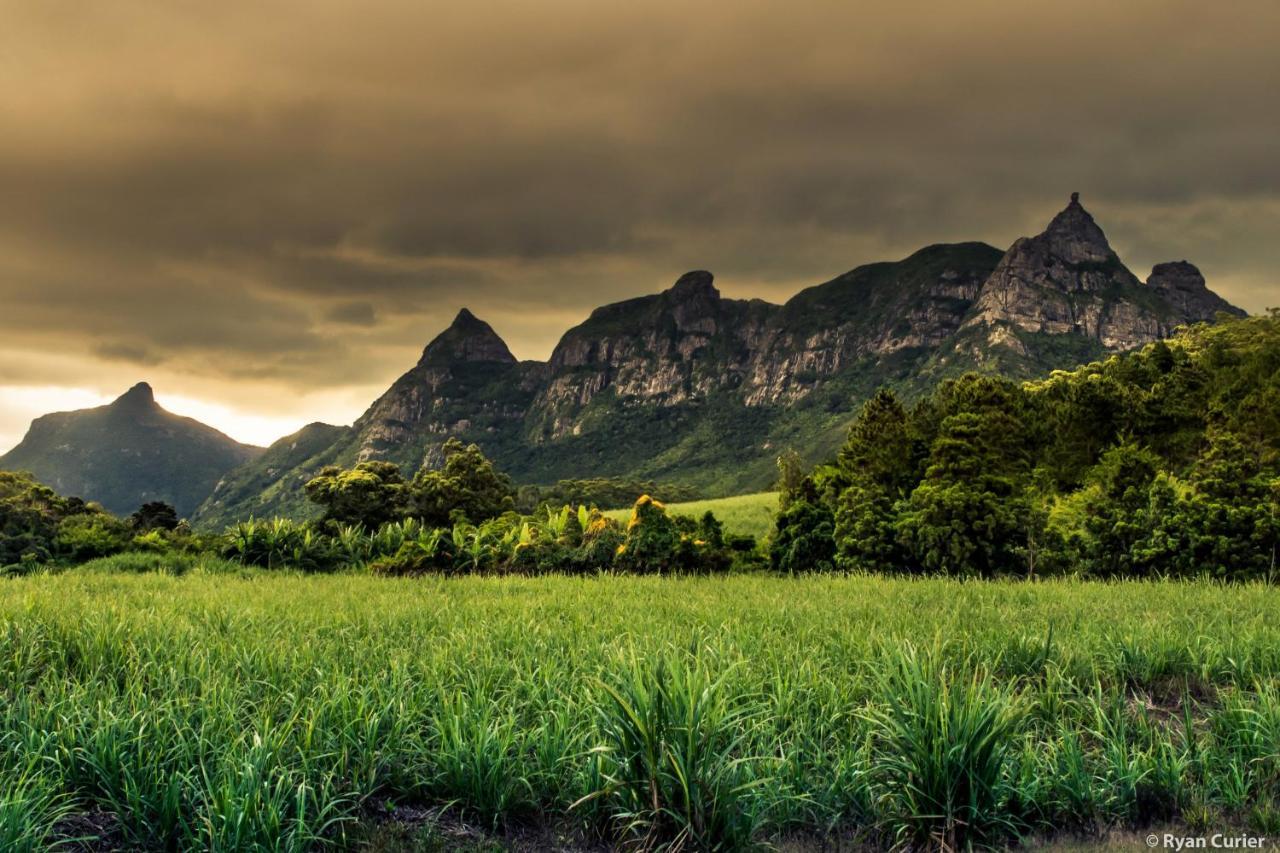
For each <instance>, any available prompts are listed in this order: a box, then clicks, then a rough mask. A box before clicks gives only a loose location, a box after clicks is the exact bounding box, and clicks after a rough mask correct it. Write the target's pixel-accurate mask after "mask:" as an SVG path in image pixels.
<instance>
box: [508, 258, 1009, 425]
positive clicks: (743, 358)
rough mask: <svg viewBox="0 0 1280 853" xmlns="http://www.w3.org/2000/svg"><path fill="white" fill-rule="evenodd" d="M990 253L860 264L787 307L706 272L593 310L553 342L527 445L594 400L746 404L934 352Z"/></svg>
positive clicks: (975, 287)
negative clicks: (726, 287) (884, 361)
mask: <svg viewBox="0 0 1280 853" xmlns="http://www.w3.org/2000/svg"><path fill="white" fill-rule="evenodd" d="M999 257H1000V252H999V251H998V250H996V249H994V248H992V247H990V246H987V245H985V244H982V243H962V244H957V245H938V246H930V247H929V248H927V249H922V250H921V251H919V252H917V253H916V254H914V255H912V256H911V257H909V258H907V259H905V260H903V261H899V262H896V263H882V264H870V265H868V266H865V267H859V268H858V269H856V270H853V271H851V272H849V273H846V274H844V275H842V276H840V277H839V278H836V279H833V280H832V281H829V282H827V283H825V284H821V285H818V286H816V287H812V288H809V289H808V290H805V291H802V292H801V293H799V294H797V295H796V296H795V297H794V298H793V299H791V300H790V301H789V302H787V304H786V305H771V304H769V303H766V302H762V301H760V300H751V301H745V300H737V299H724V298H723V297H721V296H720V292H719V291H718V290H716V288H715V285H714V283H713V278H712V275H711V273H709V272H705V271H696V272H690V273H686V274H685V275H683V276H681V277H680V279H679V280H678V281H677V282H676V283H675V285H674V286H673V287H672V288H671V289H670V290H667V291H665V292H663V293H661V294H658V295H656V296H647V297H643V298H641V299H633V300H629V301H627V302H621V303H617V304H615V305H608V306H605V307H603V308H599V309H597V310H596V311H595V312H594V313H593V314H592V315H591V317H590V318H589V319H588V320H587V321H586V322H585V323H583V324H582V325H581V326H578V327H576V328H574V329H571V330H570V331H569V332H568V333H566V334H565V336H564V337H563V338H562V339H561V341H560V343H559V345H558V346H557V347H556V349H555V351H554V352H553V353H552V356H551V360H550V363H549V365H548V379H547V382H546V385H545V387H544V388H543V390H542V391H541V392H539V394H538V396H537V397H536V399H535V401H534V408H533V421H534V429H533V430H532V433H531V438H532V439H534V440H535V441H545V440H554V439H557V438H561V437H563V436H565V435H574V434H580V433H581V431H582V429H583V423H582V420H581V418H580V415H581V412H582V411H583V409H585V408H586V407H587V406H589V405H590V404H591V403H592V401H593V400H594V399H595V398H596V397H597V396H598V395H600V394H602V393H608V394H610V395H611V396H612V397H613V398H614V399H616V400H619V401H623V402H625V403H626V404H629V405H645V404H652V405H665V406H674V405H680V404H686V403H690V402H694V401H697V400H700V399H706V398H707V397H709V396H710V395H713V394H720V393H730V394H732V395H734V396H735V397H736V398H737V399H738V401H739V402H740V403H741V404H742V405H744V406H748V407H768V406H779V405H785V404H788V403H792V402H795V401H797V400H799V399H801V398H803V397H805V396H806V395H808V394H809V393H810V392H811V391H812V390H813V389H814V387H815V385H816V384H818V383H820V382H821V381H822V380H823V379H824V378H827V377H831V376H834V375H835V374H838V373H840V372H841V371H842V370H845V369H846V368H849V367H850V366H852V365H854V364H858V363H861V362H863V361H865V360H867V359H875V358H878V357H883V356H888V355H891V354H893V353H897V352H899V351H903V350H923V349H927V348H929V347H932V346H935V345H937V344H938V343H939V342H941V341H943V340H945V339H946V338H947V337H949V336H950V335H951V334H953V333H954V332H955V331H956V329H957V328H958V327H959V325H960V322H961V320H962V319H963V317H964V316H965V312H966V311H967V310H968V308H969V306H970V305H971V304H972V303H973V300H974V299H975V297H976V296H977V294H978V291H979V289H980V288H981V286H982V282H983V281H984V280H985V279H986V277H987V276H988V274H989V273H990V272H991V271H992V269H993V268H994V266H995V264H996V262H997V260H998V259H999Z"/></svg>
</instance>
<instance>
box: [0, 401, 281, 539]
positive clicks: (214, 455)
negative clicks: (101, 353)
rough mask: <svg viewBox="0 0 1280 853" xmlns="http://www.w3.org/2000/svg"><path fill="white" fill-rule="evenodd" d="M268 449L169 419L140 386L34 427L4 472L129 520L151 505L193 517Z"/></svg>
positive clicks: (3, 460)
mask: <svg viewBox="0 0 1280 853" xmlns="http://www.w3.org/2000/svg"><path fill="white" fill-rule="evenodd" d="M261 453H262V449H261V448H258V447H251V446H248V445H244V444H240V443H239V442H237V441H235V440H233V439H231V438H229V437H228V436H226V435H223V434H222V433H220V432H218V431H217V430H216V429H214V428H213V427H210V426H206V425H205V424H202V423H200V422H199V421H196V420H192V419H191V418H184V417H180V416H178V415H175V414H172V413H170V412H167V411H165V410H164V409H162V408H161V407H160V405H159V404H158V403H156V400H155V396H154V395H153V393H152V391H151V386H150V385H148V384H146V383H145V382H141V383H139V384H137V385H135V386H134V387H132V388H130V389H129V390H128V391H127V392H126V393H125V394H123V395H122V396H121V397H120V398H119V399H117V400H116V401H115V402H113V403H111V404H110V405H107V406H99V407H98V408H94V409H82V410H80V411H75V412H57V413H55V414H50V415H45V416H43V417H40V418H37V419H36V420H35V421H33V422H32V424H31V428H30V429H29V430H28V431H27V434H26V437H25V438H23V440H22V443H21V444H19V445H18V446H17V447H15V448H14V449H13V450H11V451H9V452H8V453H6V454H5V455H4V456H0V469H4V470H19V471H29V472H31V473H32V474H33V475H35V477H36V479H38V480H40V481H41V482H43V483H45V484H46V485H48V486H51V487H52V488H54V489H56V490H57V491H58V492H60V493H62V494H68V495H78V496H80V497H83V498H85V499H86V500H91V501H97V502H98V503H100V504H102V505H103V506H104V507H106V508H107V509H108V510H110V511H112V512H114V513H118V514H127V513H130V512H133V511H134V510H135V509H137V508H138V507H139V506H140V505H141V504H143V503H145V502H147V501H165V502H167V503H170V504H172V505H173V506H174V507H175V508H176V509H177V510H178V513H179V515H182V516H189V515H191V514H192V513H194V512H195V510H196V507H197V506H199V504H200V503H201V501H203V500H204V499H205V498H207V497H208V496H209V493H210V492H212V491H213V488H214V486H215V485H216V484H217V482H218V480H219V478H221V477H222V476H223V475H224V474H226V473H227V472H228V471H230V470H232V469H233V468H236V467H238V466H240V465H243V464H244V463H246V462H248V461H250V460H251V459H254V458H256V457H257V456H259V455H260V454H261Z"/></svg>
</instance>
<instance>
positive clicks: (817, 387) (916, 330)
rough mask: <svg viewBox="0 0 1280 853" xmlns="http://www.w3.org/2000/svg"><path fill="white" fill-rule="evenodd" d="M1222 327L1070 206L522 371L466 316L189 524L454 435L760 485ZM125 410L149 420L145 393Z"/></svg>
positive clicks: (609, 326) (126, 399)
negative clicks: (784, 472) (987, 388)
mask: <svg viewBox="0 0 1280 853" xmlns="http://www.w3.org/2000/svg"><path fill="white" fill-rule="evenodd" d="M1219 312H1226V313H1228V314H1236V315H1240V314H1243V313H1244V312H1242V311H1240V310H1239V309H1237V308H1235V307H1233V306H1231V305H1230V304H1229V303H1227V302H1226V301H1225V300H1223V299H1222V298H1221V297H1219V296H1218V295H1217V294H1215V293H1213V292H1212V291H1211V290H1209V289H1208V287H1207V285H1206V283H1205V281H1204V277H1203V276H1202V275H1201V274H1200V271H1199V270H1198V269H1197V268H1196V267H1195V266H1194V265H1193V264H1191V263H1189V262H1187V261H1185V260H1184V261H1170V262H1165V263H1161V264H1156V265H1155V267H1153V269H1152V271H1151V273H1150V275H1149V276H1148V278H1147V281H1146V282H1143V281H1142V280H1140V279H1139V278H1138V277H1137V276H1136V275H1134V274H1133V273H1132V272H1131V271H1130V270H1129V269H1128V267H1126V266H1125V265H1124V263H1123V262H1122V261H1121V260H1120V258H1119V256H1118V255H1117V254H1116V252H1115V250H1114V249H1113V248H1112V247H1111V245H1110V243H1109V242H1108V241H1107V238H1106V234H1105V233H1104V232H1103V230H1102V228H1101V227H1100V226H1099V225H1098V223H1097V222H1096V221H1095V220H1094V218H1093V216H1092V215H1091V214H1090V213H1089V212H1088V211H1087V210H1086V209H1085V208H1084V206H1083V205H1082V204H1081V202H1080V199H1079V195H1078V194H1074V193H1073V194H1072V196H1071V200H1070V202H1069V203H1068V204H1067V206H1066V207H1065V208H1064V209H1062V210H1061V211H1059V212H1058V213H1057V214H1056V215H1054V216H1053V217H1052V218H1051V219H1050V221H1049V223H1048V225H1047V226H1046V228H1045V229H1044V230H1043V231H1042V232H1041V233H1039V234H1037V235H1034V236H1031V237H1021V238H1019V239H1018V240H1016V241H1014V243H1013V244H1012V245H1011V246H1010V247H1009V248H1008V249H1007V250H1005V251H1001V250H999V249H997V248H995V247H994V246H990V245H988V244H986V243H981V242H963V243H938V244H932V245H929V246H925V247H923V248H921V249H919V250H917V251H915V252H913V253H911V254H910V255H908V256H906V257H905V258H902V259H900V260H897V261H878V262H874V263H870V264H864V265H862V266H858V267H855V268H853V269H851V270H849V271H848V272H845V273H842V274H841V275H838V276H836V277H834V278H832V279H830V280H828V281H825V282H822V283H820V284H816V285H813V286H811V287H807V288H804V289H802V290H800V291H799V292H797V293H796V294H794V295H793V296H792V297H791V298H789V299H788V300H786V301H785V302H784V303H781V304H776V303H771V302H766V301H764V300H760V299H734V298H728V297H724V296H723V295H722V294H721V293H720V291H719V289H718V288H717V287H716V284H715V277H714V276H713V275H712V273H711V272H709V271H707V270H692V271H690V272H687V273H685V274H684V275H681V276H680V277H679V278H677V279H676V281H675V282H674V283H673V284H672V285H671V286H670V287H668V288H666V289H664V290H662V291H660V292H658V293H651V294H647V295H643V296H638V297H634V298H631V299H627V300H623V301H620V302H615V303H611V304H607V305H602V306H599V307H597V308H596V309H594V310H593V311H591V312H590V314H589V315H588V316H587V318H586V319H584V320H583V321H582V322H581V323H578V324H577V325H575V326H573V327H571V328H569V329H567V330H565V332H564V334H563V335H562V336H561V338H560V340H559V341H558V342H557V344H556V346H555V348H554V349H553V350H552V352H551V354H550V356H549V357H548V358H547V360H546V361H520V360H518V359H516V357H515V356H514V355H513V354H512V353H511V350H510V348H509V347H508V346H507V345H506V343H505V342H504V341H503V340H502V338H501V336H499V335H498V334H497V332H496V331H495V330H494V329H493V327H492V326H490V325H489V324H488V323H486V322H484V321H483V320H481V319H480V318H478V317H476V316H475V314H473V313H472V312H471V311H470V310H468V309H467V308H462V309H461V310H460V311H459V312H458V313H457V315H456V316H455V317H454V319H453V321H452V322H451V323H450V324H449V326H447V327H446V328H445V329H443V330H442V331H441V332H440V333H439V334H438V335H436V336H435V337H434V338H432V340H431V341H430V342H429V343H428V344H427V345H426V347H425V348H424V349H423V351H422V355H421V357H420V358H419V359H418V361H417V363H416V364H414V365H413V366H412V367H411V368H410V369H409V370H408V371H406V372H405V373H404V374H403V375H401V376H400V377H399V378H398V379H396V380H395V382H393V383H392V384H391V385H390V387H389V388H388V389H387V390H386V391H385V392H384V393H383V394H381V395H379V397H378V398H377V399H376V400H374V401H373V403H371V405H370V406H369V408H368V409H367V410H366V411H365V412H364V413H363V414H362V415H361V416H360V417H359V418H358V419H356V421H355V422H354V423H353V424H352V425H351V426H346V427H344V426H331V425H327V424H319V423H317V424H311V425H308V426H307V427H304V428H303V429H302V430H300V431H298V432H297V433H294V434H293V435H291V436H286V437H285V438H283V439H281V440H279V441H277V442H275V443H274V444H273V445H272V446H271V447H270V448H267V449H266V450H265V451H263V450H260V449H259V450H256V451H253V452H251V458H246V459H245V460H243V461H242V464H239V465H238V466H233V467H232V468H231V469H228V470H223V471H219V472H217V476H214V477H212V479H211V480H209V481H208V489H209V491H208V492H207V493H206V497H205V499H204V500H203V502H201V503H200V505H199V507H198V508H196V509H195V514H194V517H193V519H194V520H196V521H197V522H199V523H202V524H205V525H208V526H216V525H218V524H223V523H226V522H229V521H232V520H235V519H237V518H243V517H248V516H249V515H257V516H263V515H270V514H274V513H285V514H292V515H299V516H301V515H306V514H308V512H310V511H311V508H310V507H309V506H308V505H307V503H306V500H305V496H304V494H303V490H302V486H303V485H304V484H305V483H306V481H307V480H308V479H309V478H310V477H311V476H313V475H314V473H315V472H316V471H318V470H319V468H321V467H323V466H324V465H329V464H337V465H348V466H349V465H353V464H355V463H357V462H360V461H364V460H370V459H379V460H386V461H390V462H394V463H396V464H398V465H400V466H402V467H403V468H404V469H405V470H406V473H412V471H413V470H416V469H417V468H418V467H420V466H424V465H425V466H435V465H438V464H439V462H440V461H441V459H440V449H441V446H442V445H443V443H444V442H445V440H447V439H448V438H451V437H457V438H460V439H462V440H464V441H468V442H475V443H477V444H479V445H480V446H481V448H482V449H483V450H484V451H485V453H486V454H487V455H489V456H490V457H491V458H493V459H494V461H495V462H496V463H497V464H498V465H499V467H501V468H502V469H504V470H506V471H507V472H508V473H510V474H511V475H512V476H513V477H514V478H515V479H516V481H517V482H522V483H550V482H554V481H555V480H559V479H570V478H580V477H599V476H604V477H608V476H619V477H622V476H625V477H632V478H640V479H648V480H657V481H669V482H675V483H680V484H682V485H687V486H693V487H696V488H699V489H702V490H703V491H706V492H708V493H719V494H725V493H732V492H738V491H753V490H758V489H760V488H762V487H765V486H767V485H768V484H769V482H770V481H771V480H772V478H773V475H774V460H775V458H776V456H777V454H778V453H779V452H780V451H782V450H783V449H785V448H796V449H799V450H801V451H803V452H805V453H806V454H808V455H809V456H811V457H813V458H817V457H820V456H823V455H827V454H829V453H831V452H834V449H835V447H836V446H837V445H838V443H839V442H840V440H841V438H842V436H843V433H844V430H845V428H846V426H847V424H848V422H849V420H850V419H851V418H852V417H853V415H854V413H855V412H856V411H857V408H858V406H859V405H860V404H861V402H862V401H863V400H864V399H866V398H867V397H868V396H870V395H871V394H872V393H873V392H874V391H875V390H876V388H878V387H881V386H885V385H887V386H889V387H892V388H895V389H897V390H898V391H899V392H900V393H902V394H903V395H904V396H906V397H912V396H914V395H915V394H919V393H922V392H923V391H924V390H926V389H927V388H929V387H931V386H932V385H933V384H936V383H937V382H939V381H941V380H943V379H946V378H948V377H950V376H954V375H957V374H959V373H962V372H964V371H966V370H979V371H983V372H989V373H998V374H1002V375H1006V376H1009V377H1011V378H1031V377H1033V376H1036V375H1039V374H1041V373H1043V372H1045V371H1048V370H1052V369H1055V368H1065V367H1072V366H1075V365H1077V364H1080V363H1083V362H1086V361H1089V360H1092V359H1095V358H1097V357H1099V356H1101V355H1104V354H1106V353H1108V352H1118V351H1121V350H1125V349H1130V348H1133V347H1137V346H1141V345H1142V344H1144V343H1147V342H1149V341H1153V340H1157V339H1160V338H1163V337H1167V336H1168V335H1169V334H1171V333H1172V331H1173V330H1174V329H1175V328H1176V327H1177V326H1179V325H1182V324H1186V323H1193V322H1200V321H1206V320H1212V319H1213V318H1214V317H1215V316H1216V315H1217V314H1218V313H1219ZM122 401H123V402H122ZM117 404H118V405H120V406H121V407H122V408H129V407H136V408H137V410H138V411H139V412H146V411H149V410H150V407H156V408H157V409H158V407H157V406H156V404H155V401H154V395H152V394H151V392H150V388H149V386H145V383H144V384H140V385H139V386H135V388H134V389H131V390H130V391H129V392H128V393H126V394H125V395H123V396H122V398H121V400H118V401H117V403H116V404H113V405H117ZM90 411H93V410H90ZM161 411H162V410H161ZM166 414H167V413H166ZM47 417H54V416H47ZM43 420H44V419H38V421H37V422H36V423H33V425H32V430H33V432H36V433H39V432H41V431H42V430H44V429H46V427H45V426H44V425H42V424H41V421H43ZM223 438H225V436H223ZM227 440H228V441H229V439H227ZM11 455H12V452H11ZM20 455H21V454H20ZM8 458H9V457H0V464H4V463H5V462H6V460H8ZM37 461H38V460H37ZM86 464H88V463H87V462H86ZM32 467H34V466H32ZM37 476H38V474H37ZM65 479H66V477H65V476H64V480H65ZM206 479H208V478H206ZM89 497H92V495H89Z"/></svg>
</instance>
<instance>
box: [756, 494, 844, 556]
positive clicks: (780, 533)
mask: <svg viewBox="0 0 1280 853" xmlns="http://www.w3.org/2000/svg"><path fill="white" fill-rule="evenodd" d="M776 524H777V531H776V532H775V533H774V536H773V542H772V543H770V546H769V565H770V566H771V567H772V568H773V570H774V571H775V572H784V573H786V574H799V573H802V572H824V571H831V570H832V569H833V568H834V567H835V554H836V539H835V517H834V516H833V515H832V512H831V508H830V507H829V506H827V505H826V504H825V503H824V502H823V501H822V500H820V498H819V491H818V487H817V485H816V484H815V483H814V481H813V479H812V478H810V477H806V478H805V479H804V480H803V481H802V482H801V484H800V486H799V487H798V488H797V489H796V491H795V493H794V494H793V495H792V496H791V500H790V501H789V502H788V503H787V504H786V505H785V506H784V508H783V509H782V510H781V511H780V512H779V513H778V518H777V522H776Z"/></svg>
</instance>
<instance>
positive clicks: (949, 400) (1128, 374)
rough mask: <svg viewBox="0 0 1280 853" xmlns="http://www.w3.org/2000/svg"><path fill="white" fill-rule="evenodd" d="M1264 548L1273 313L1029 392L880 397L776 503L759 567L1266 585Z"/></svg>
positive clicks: (1277, 333) (957, 390) (1022, 388)
mask: <svg viewBox="0 0 1280 853" xmlns="http://www.w3.org/2000/svg"><path fill="white" fill-rule="evenodd" d="M1278 543H1280V314H1276V313H1273V314H1272V315H1271V316H1268V317H1257V318H1252V319H1248V320H1239V321H1229V322H1221V323H1219V324H1216V325H1212V326H1204V325H1202V326H1196V327H1192V328H1191V329H1189V330H1186V331H1184V332H1183V333H1181V334H1179V335H1178V336H1177V337H1175V338H1174V339H1172V340H1170V341H1169V342H1167V343H1166V342H1157V343H1154V344H1151V345H1149V346H1147V347H1145V348H1144V349H1142V350H1141V351H1137V352H1132V353H1127V354H1125V355H1119V356H1113V357H1111V358H1109V359H1107V360H1105V361H1102V362H1097V363H1094V364H1090V365H1088V366H1085V367H1082V368H1080V369H1079V370H1075V371H1071V372H1065V371H1058V372H1055V373H1054V374H1052V375H1051V376H1050V377H1049V378H1047V379H1045V380H1042V381H1038V382H1031V383H1026V384H1018V383H1014V382H1011V381H1008V380H1004V379H999V378H995V377H990V376H980V375H976V374H968V375H965V376H962V377H959V378H956V379H953V380H948V381H947V382H944V383H943V384H942V385H940V386H939V387H938V388H937V389H936V390H935V391H934V392H933V393H931V394H929V395H928V396H926V397H924V398H923V399H921V400H920V401H919V402H918V403H916V404H915V405H914V406H913V407H912V408H911V409H910V410H907V409H906V408H905V407H904V406H903V405H902V403H901V402H900V401H899V400H898V399H897V398H896V397H895V396H894V394H893V393H892V392H890V391H887V390H882V391H881V392H879V393H878V394H876V395H875V396H874V397H873V398H871V399H870V400H869V401H868V402H867V403H866V404H865V405H864V406H863V408H862V411H861V413H860V415H859V417H858V418H857V420H856V422H855V423H854V424H853V427H852V428H851V429H850V431H849V435H848V438H847V440H846V442H845V445H844V447H843V448H842V449H841V451H840V453H839V456H838V458H837V459H836V461H835V462H834V463H833V464H830V465H824V466H821V467H819V468H818V469H816V470H815V471H813V472H811V473H810V475H809V476H807V477H805V478H803V479H802V480H800V481H799V482H798V483H793V484H792V485H791V487H790V488H789V489H787V490H786V491H784V495H783V506H782V509H781V512H780V514H779V517H778V533H777V536H776V537H775V540H774V543H773V562H774V565H775V567H778V568H780V569H783V570H788V571H795V570H797V569H800V568H802V567H804V566H806V565H808V566H810V567H815V568H820V567H822V565H823V564H824V563H825V560H826V555H827V554H829V553H831V554H834V562H835V564H836V565H837V566H838V567H840V568H843V569H849V570H864V571H906V572H917V573H943V574H955V575H971V576H980V577H994V576H998V575H1011V574H1012V575H1023V576H1029V577H1031V576H1037V575H1043V574H1048V573H1058V572H1080V573H1083V574H1088V575H1092V576H1097V577H1116V576H1125V577H1132V576H1140V577H1146V576H1190V575H1201V574H1207V575H1211V576H1214V577H1221V578H1231V579H1251V578H1260V579H1266V580H1272V581H1274V580H1275V579H1276V578H1277V565H1276V556H1277V546H1278ZM796 553H803V554H804V555H805V556H804V557H803V558H801V559H796V558H794V557H793V556H792V554H796Z"/></svg>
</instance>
